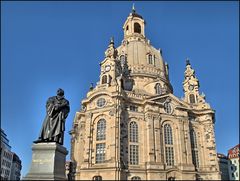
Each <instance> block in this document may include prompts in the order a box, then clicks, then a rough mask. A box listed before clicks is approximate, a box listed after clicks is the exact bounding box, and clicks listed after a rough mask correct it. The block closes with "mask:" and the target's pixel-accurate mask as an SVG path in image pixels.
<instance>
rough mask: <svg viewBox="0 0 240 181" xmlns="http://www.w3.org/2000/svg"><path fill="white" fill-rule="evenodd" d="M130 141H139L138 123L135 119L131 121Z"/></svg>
mask: <svg viewBox="0 0 240 181" xmlns="http://www.w3.org/2000/svg"><path fill="white" fill-rule="evenodd" d="M130 142H135V143H137V142H138V125H137V123H136V122H134V121H132V122H131V123H130Z"/></svg>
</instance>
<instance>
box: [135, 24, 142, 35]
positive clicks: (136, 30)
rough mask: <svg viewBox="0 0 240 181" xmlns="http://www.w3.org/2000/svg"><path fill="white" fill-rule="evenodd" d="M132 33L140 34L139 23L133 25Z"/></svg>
mask: <svg viewBox="0 0 240 181" xmlns="http://www.w3.org/2000/svg"><path fill="white" fill-rule="evenodd" d="M134 33H141V26H140V24H139V23H134Z"/></svg>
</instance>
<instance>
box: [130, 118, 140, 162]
mask: <svg viewBox="0 0 240 181" xmlns="http://www.w3.org/2000/svg"><path fill="white" fill-rule="evenodd" d="M129 135H130V139H129V144H130V145H129V147H130V148H129V149H130V150H129V152H130V154H129V161H130V165H138V162H139V155H138V152H139V150H138V149H139V145H138V125H137V123H136V122H135V121H132V122H130V124H129Z"/></svg>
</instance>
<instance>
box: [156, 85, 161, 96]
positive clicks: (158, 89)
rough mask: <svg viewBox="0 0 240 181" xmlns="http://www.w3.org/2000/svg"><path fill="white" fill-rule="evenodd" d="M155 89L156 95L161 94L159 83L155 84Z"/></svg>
mask: <svg viewBox="0 0 240 181" xmlns="http://www.w3.org/2000/svg"><path fill="white" fill-rule="evenodd" d="M155 91H156V94H158V95H161V94H162V90H161V85H160V84H159V83H157V84H156V85H155Z"/></svg>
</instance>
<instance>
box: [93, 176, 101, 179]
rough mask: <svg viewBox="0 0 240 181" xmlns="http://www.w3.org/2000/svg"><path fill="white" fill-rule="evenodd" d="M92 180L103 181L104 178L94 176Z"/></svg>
mask: <svg viewBox="0 0 240 181" xmlns="http://www.w3.org/2000/svg"><path fill="white" fill-rule="evenodd" d="M92 180H102V177H101V176H94V177H93V178H92Z"/></svg>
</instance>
